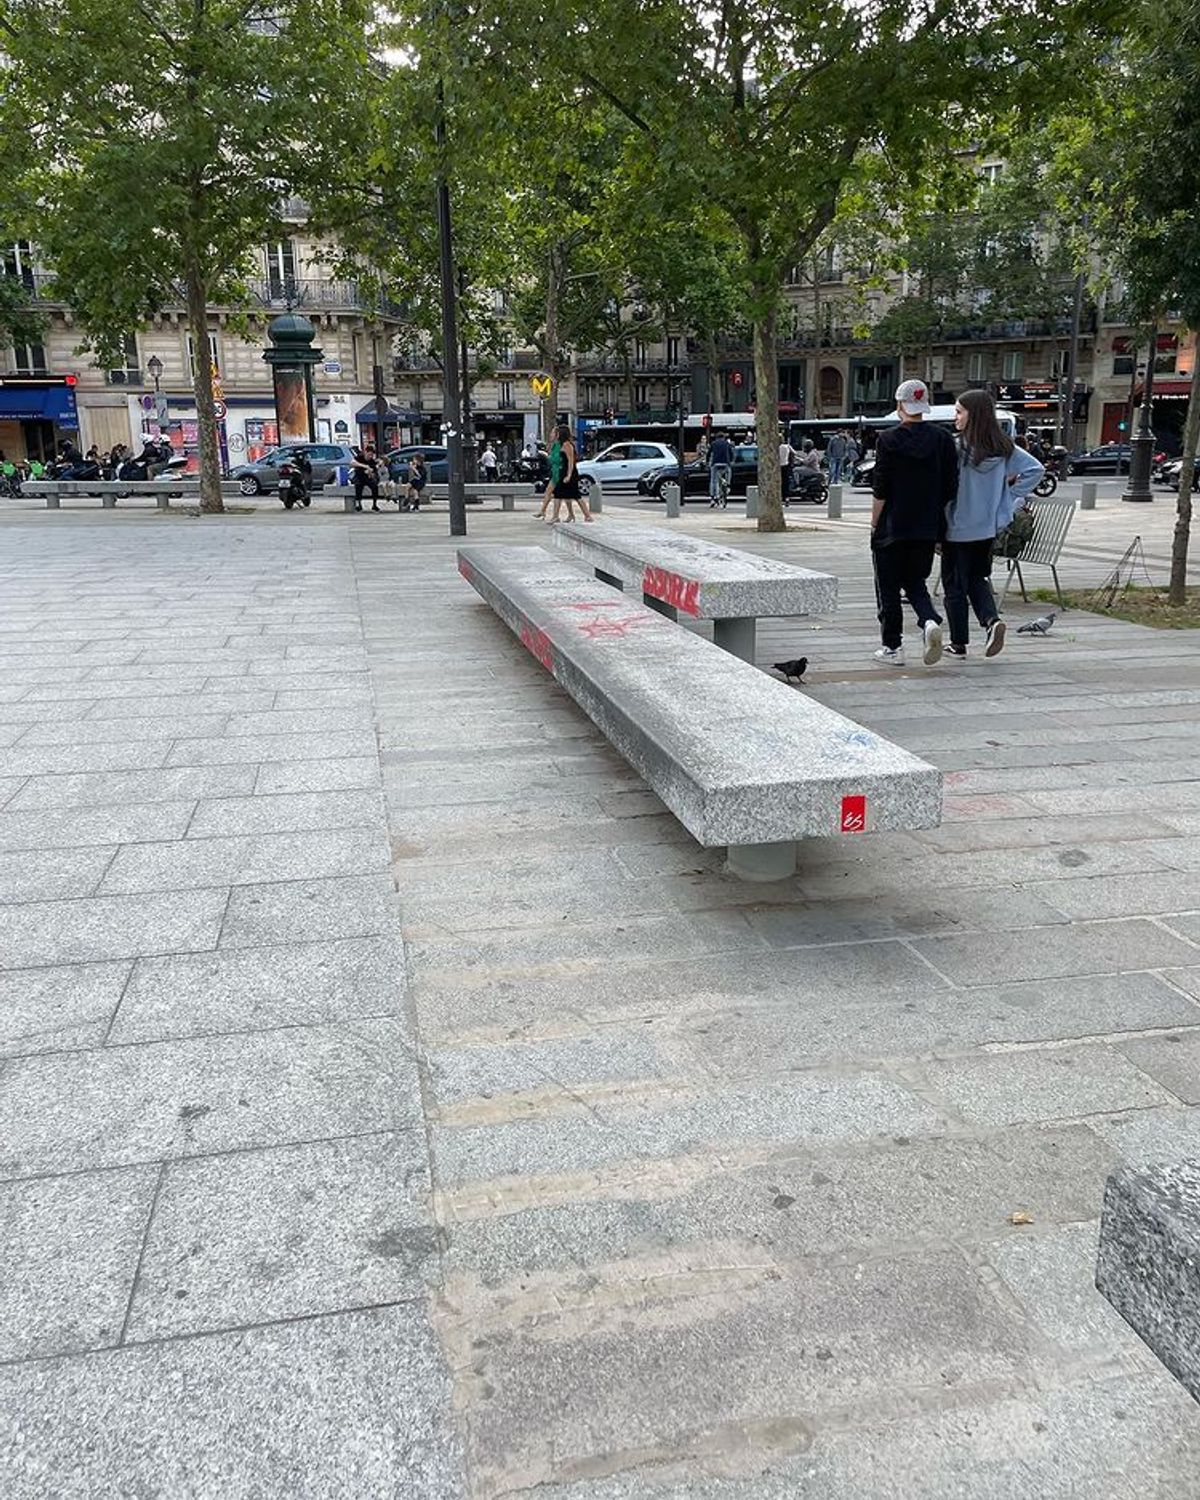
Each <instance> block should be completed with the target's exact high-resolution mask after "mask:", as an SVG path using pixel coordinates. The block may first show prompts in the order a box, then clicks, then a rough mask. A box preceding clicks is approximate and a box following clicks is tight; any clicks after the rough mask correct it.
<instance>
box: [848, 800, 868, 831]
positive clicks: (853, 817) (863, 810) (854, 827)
mask: <svg viewBox="0 0 1200 1500" xmlns="http://www.w3.org/2000/svg"><path fill="white" fill-rule="evenodd" d="M866 828H867V799H866V798H865V797H843V798H842V832H843V833H865V832H866Z"/></svg>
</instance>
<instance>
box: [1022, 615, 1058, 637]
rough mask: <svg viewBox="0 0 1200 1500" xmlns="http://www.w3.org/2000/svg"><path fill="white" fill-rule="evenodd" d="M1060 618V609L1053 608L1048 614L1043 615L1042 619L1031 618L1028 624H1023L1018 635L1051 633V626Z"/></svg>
mask: <svg viewBox="0 0 1200 1500" xmlns="http://www.w3.org/2000/svg"><path fill="white" fill-rule="evenodd" d="M1057 618H1058V611H1057V610H1051V611H1050V613H1049V614H1048V615H1043V616H1042V617H1041V619H1040V620H1030V622H1029V624H1028V625H1022V626H1021V627H1020V628H1019V629H1018V630H1017V634H1018V635H1049V634H1050V627H1051V625H1053V624H1054V622H1055V620H1056V619H1057Z"/></svg>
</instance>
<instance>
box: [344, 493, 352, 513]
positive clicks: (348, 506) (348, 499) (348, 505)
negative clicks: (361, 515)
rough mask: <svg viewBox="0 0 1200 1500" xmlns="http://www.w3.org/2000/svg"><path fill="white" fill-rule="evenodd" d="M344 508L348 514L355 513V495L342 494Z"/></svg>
mask: <svg viewBox="0 0 1200 1500" xmlns="http://www.w3.org/2000/svg"><path fill="white" fill-rule="evenodd" d="M342 509H343V510H344V511H345V512H346V514H347V515H348V516H349V515H352V514H353V513H354V496H353V495H343V496H342Z"/></svg>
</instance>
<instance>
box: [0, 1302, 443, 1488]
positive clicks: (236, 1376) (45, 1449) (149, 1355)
mask: <svg viewBox="0 0 1200 1500" xmlns="http://www.w3.org/2000/svg"><path fill="white" fill-rule="evenodd" d="M80 1432H86V1433H87V1434H88V1440H87V1442H86V1443H81V1442H80V1441H79V1439H78V1434H79V1433H80ZM0 1453H2V1454H4V1455H5V1457H4V1459H3V1463H4V1468H5V1475H6V1484H5V1490H6V1494H7V1496H8V1497H9V1500H44V1497H45V1496H46V1495H47V1494H53V1495H54V1496H55V1497H57V1500H94V1497H95V1496H97V1495H105V1494H119V1493H121V1492H122V1491H124V1492H125V1493H129V1494H139V1493H140V1494H143V1495H160V1496H168V1495H171V1496H185V1495H187V1496H200V1495H205V1496H208V1495H221V1496H224V1497H229V1500H259V1497H265V1496H268V1495H281V1496H282V1495H286V1496H288V1500H330V1497H331V1496H334V1495H343V1494H345V1493H346V1488H347V1485H348V1484H350V1485H352V1486H353V1488H354V1490H355V1491H356V1492H357V1493H359V1494H362V1495H379V1496H383V1495H396V1496H401V1495H402V1496H404V1497H405V1500H458V1497H461V1496H463V1494H464V1489H463V1485H462V1480H461V1477H460V1464H461V1460H460V1456H459V1449H458V1443H457V1440H456V1437H455V1434H454V1431H453V1427H452V1423H451V1417H450V1383H449V1377H448V1372H447V1369H446V1364H445V1360H444V1357H443V1355H442V1353H441V1351H440V1349H439V1348H438V1344H437V1340H436V1339H435V1337H434V1335H433V1332H432V1330H431V1328H430V1326H429V1321H428V1318H427V1316H426V1314H425V1311H424V1309H422V1308H421V1307H419V1306H415V1305H407V1306H400V1307H393V1308H380V1309H374V1310H370V1311H367V1312H358V1313H348V1314H344V1315H342V1316H340V1317H326V1318H310V1319H305V1320H303V1321H300V1322H295V1323H283V1324H278V1325H274V1326H270V1327H266V1328H256V1329H249V1330H244V1331H238V1332H232V1333H224V1334H218V1335H210V1336H207V1337H203V1338H192V1339H181V1340H175V1341H171V1342H166V1343H157V1344H150V1345H146V1346H144V1347H141V1348H134V1349H123V1350H120V1351H115V1352H110V1353H106V1354H104V1355H100V1356H97V1357H95V1358H92V1359H88V1360H54V1361H52V1362H50V1363H46V1364H25V1365H10V1366H8V1367H5V1368H0Z"/></svg>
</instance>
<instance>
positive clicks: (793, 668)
mask: <svg viewBox="0 0 1200 1500" xmlns="http://www.w3.org/2000/svg"><path fill="white" fill-rule="evenodd" d="M775 670H776V671H777V672H782V673H783V675H784V677H785V678H786V679H787V681H788V682H790V681H791V680H792V678H793V677H794V678H795V679H796V681H797V682H803V681H804V674H805V672H807V671H808V657H807V656H798V657H797V658H796V660H795V661H777V662H776V663H775Z"/></svg>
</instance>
